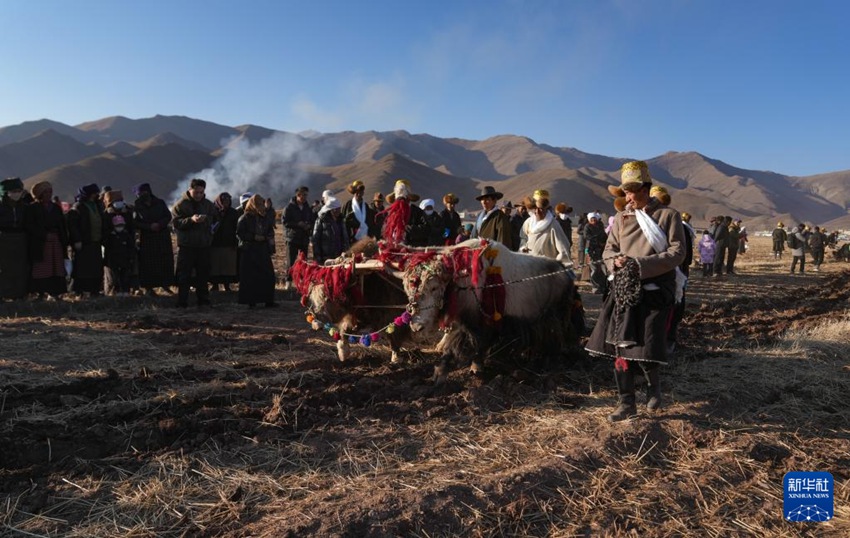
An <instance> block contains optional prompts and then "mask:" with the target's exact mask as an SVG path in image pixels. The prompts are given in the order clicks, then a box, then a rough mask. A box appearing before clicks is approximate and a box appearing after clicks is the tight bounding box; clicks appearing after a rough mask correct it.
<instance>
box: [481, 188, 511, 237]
mask: <svg viewBox="0 0 850 538" xmlns="http://www.w3.org/2000/svg"><path fill="white" fill-rule="evenodd" d="M503 196H504V195H503V194H502V193H501V192H499V191H497V190H496V189H495V188H493V187H491V186H489V185H488V186H486V187H484V188H483V189H481V194H480V195H478V196H476V197H475V199H476V200H478V201H479V202H480V203H481V209H482V210H481V212H480V213H479V214H478V219H477V220H476V221H475V228H474V229H473V232H472V233H473V237H481V238H484V239H491V240H493V241H498V242H499V243H502V244H503V245H505V246H506V247H508V248H509V249H511V250H515V248H516V247H515V245H514V240H513V237H512V235H511V218H510V217H509V216H507V215H505V213H504V212H503V211H500V210H499V208H498V207H496V202H498V201H499V200H501V199H502V197H503Z"/></svg>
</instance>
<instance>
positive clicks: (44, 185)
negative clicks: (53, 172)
mask: <svg viewBox="0 0 850 538" xmlns="http://www.w3.org/2000/svg"><path fill="white" fill-rule="evenodd" d="M48 189H53V185H51V184H50V182H49V181H41V182H39V183H36V184H35V185H33V186H32V188H31V189H30V194H32V197H33V198H35V199H36V200H41V195H42V194H44V193H45V192H47V190H48Z"/></svg>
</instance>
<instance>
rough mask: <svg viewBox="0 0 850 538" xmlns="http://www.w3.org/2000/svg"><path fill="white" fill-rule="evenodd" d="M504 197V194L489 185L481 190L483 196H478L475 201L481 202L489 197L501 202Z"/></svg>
mask: <svg viewBox="0 0 850 538" xmlns="http://www.w3.org/2000/svg"><path fill="white" fill-rule="evenodd" d="M502 196H504V194H502V193H501V192H499V191H497V190H496V189H495V188H494V187H491V186H490V185H487V186H486V187H484V188H483V189H481V194H480V195H478V196H476V197H475V199H476V200H478V201H479V202H480V201H481V199H482V198H488V197H491V198H495V199H496V200H501V199H502Z"/></svg>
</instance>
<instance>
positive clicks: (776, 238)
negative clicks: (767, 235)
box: [771, 221, 788, 260]
mask: <svg viewBox="0 0 850 538" xmlns="http://www.w3.org/2000/svg"><path fill="white" fill-rule="evenodd" d="M771 237H772V239H773V259H774V260H781V259H782V253H783V252H784V251H785V243H786V242H787V241H788V232H786V231H785V224H783V223H782V221H779V223H778V224H777V225H776V228H774V229H773V233H772V234H771Z"/></svg>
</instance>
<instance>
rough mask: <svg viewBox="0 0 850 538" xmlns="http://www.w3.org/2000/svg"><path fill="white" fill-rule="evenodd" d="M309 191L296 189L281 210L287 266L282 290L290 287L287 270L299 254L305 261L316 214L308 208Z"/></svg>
mask: <svg viewBox="0 0 850 538" xmlns="http://www.w3.org/2000/svg"><path fill="white" fill-rule="evenodd" d="M309 193H310V190H309V189H308V188H307V187H303V186H302V187H298V188H297V189H295V196H293V197H292V199H291V200H289V204H287V206H286V208H285V209H284V210H283V216H282V217H281V219H282V220H283V228H284V232H283V234H284V239H285V240H286V254H287V259H288V262H289V265H287V267H286V278H285V281H284V284H283V287H284V289H286V290H288V289H289V288H290V286H291V285H292V277H291V276H290V274H289V270H290V269H292V266H293V265H295V260H297V259H298V255H299V254H303V255H304V259H305V260H306V259H307V250H308V249H309V248H310V235H311V233H312V231H313V222H314V218H315V216H316V213H313V209H312V208H311V207H310V204H309V202H308V201H307V196H308V195H309Z"/></svg>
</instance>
